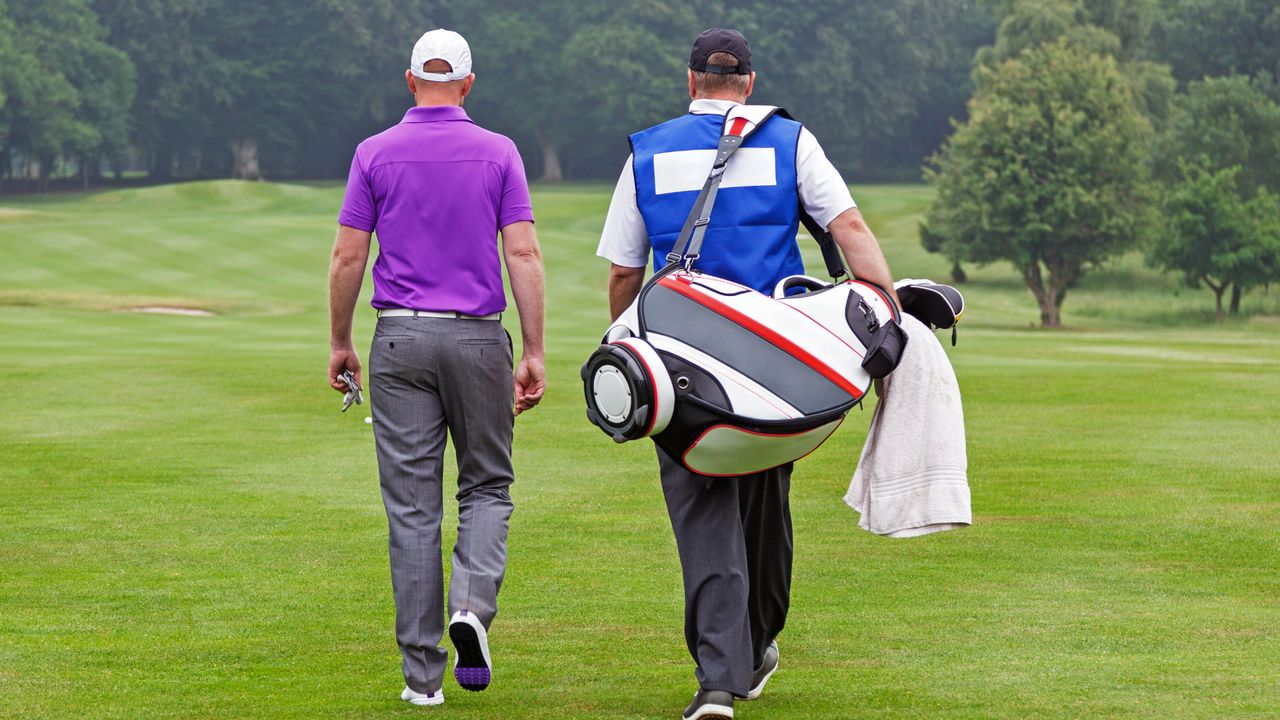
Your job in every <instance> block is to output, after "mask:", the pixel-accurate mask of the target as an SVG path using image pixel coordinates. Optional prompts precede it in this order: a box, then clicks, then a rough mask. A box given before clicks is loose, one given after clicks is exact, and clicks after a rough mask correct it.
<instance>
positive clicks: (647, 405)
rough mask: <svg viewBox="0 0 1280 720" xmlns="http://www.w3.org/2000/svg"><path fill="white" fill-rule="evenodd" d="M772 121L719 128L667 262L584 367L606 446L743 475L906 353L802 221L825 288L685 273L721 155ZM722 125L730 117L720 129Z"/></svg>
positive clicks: (824, 239)
mask: <svg viewBox="0 0 1280 720" xmlns="http://www.w3.org/2000/svg"><path fill="white" fill-rule="evenodd" d="M771 114H772V113H771V112H770V113H769V114H764V115H763V116H761V115H758V114H757V115H756V116H754V117H752V118H750V120H751V122H750V123H749V124H747V125H746V127H745V131H744V127H743V125H744V124H743V123H734V124H733V126H732V127H733V128H734V132H726V133H723V134H722V136H721V140H720V147H719V149H718V152H717V154H716V159H715V162H714V165H713V167H712V171H711V175H710V177H709V178H708V179H707V183H706V185H704V186H703V189H702V192H701V193H700V194H699V196H698V200H697V201H696V202H695V203H694V207H693V209H692V211H691V212H690V214H689V218H688V220H687V222H686V223H685V227H684V229H683V230H682V231H681V234H680V238H679V239H678V240H677V241H676V244H675V249H674V250H673V252H672V253H671V255H669V256H668V257H667V260H668V265H667V266H666V267H664V268H663V269H662V270H660V271H659V272H658V273H656V274H655V275H654V276H653V277H652V278H651V279H650V280H649V281H648V282H647V283H646V284H645V285H644V287H643V288H642V289H641V290H640V293H639V296H638V297H637V298H636V300H635V302H634V303H633V304H632V305H631V307H630V308H628V309H627V310H626V312H624V313H623V314H622V315H621V316H620V317H619V318H618V319H617V321H615V322H614V323H613V324H612V325H611V326H610V327H609V329H608V331H607V332H606V334H605V337H604V340H603V344H602V345H600V347H599V348H597V349H596V351H595V352H594V353H592V355H591V357H590V358H589V359H588V360H587V362H586V364H584V365H583V366H582V372H581V375H582V380H583V383H584V390H585V395H586V405H587V418H588V419H589V420H590V421H591V422H592V423H594V424H595V425H597V426H598V427H600V429H602V430H603V431H604V432H605V433H606V434H608V435H609V436H610V437H612V438H613V439H614V440H615V441H616V442H620V443H621V442H626V441H628V440H638V439H640V438H646V437H648V438H652V439H653V441H654V442H656V443H657V444H658V445H659V446H661V447H662V448H663V449H664V450H666V451H667V452H668V453H669V454H670V455H671V456H672V457H673V458H675V459H677V460H678V461H679V462H680V463H681V464H682V465H684V467H686V468H688V469H689V470H690V471H692V472H695V473H699V474H702V475H710V476H735V475H746V474H750V473H755V472H759V471H762V470H767V469H769V468H773V467H777V466H779V465H783V464H785V463H788V462H791V461H793V460H797V459H799V458H801V457H804V456H805V455H807V454H809V453H810V452H812V451H813V450H814V449H816V448H817V447H818V446H819V445H821V444H822V443H823V442H824V441H825V440H826V439H827V438H828V437H830V436H831V434H832V433H833V432H835V430H836V428H837V427H839V426H840V423H841V422H842V421H843V420H844V417H845V415H847V414H848V412H849V411H850V410H851V409H852V408H853V407H854V406H855V405H857V404H858V403H859V402H860V401H861V400H862V397H863V395H864V394H865V393H866V391H867V389H868V387H869V386H870V384H871V380H872V378H873V377H883V376H884V375H887V374H888V373H889V372H890V371H892V370H893V368H894V367H896V366H897V364H898V360H899V359H900V357H901V355H902V352H903V350H904V349H905V347H906V335H905V334H904V333H903V332H902V329H901V327H899V325H898V320H899V315H898V312H899V311H898V308H897V306H896V305H895V304H894V302H893V301H892V300H891V299H890V298H889V296H888V295H887V294H886V293H885V291H884V290H883V289H881V288H878V287H876V286H875V285H872V284H870V283H867V282H864V281H860V280H845V281H843V282H841V281H839V278H840V277H841V276H842V275H844V274H845V270H844V265H843V263H842V262H841V260H840V256H839V252H838V250H837V249H836V247H835V243H834V241H833V240H832V238H831V236H830V235H829V234H827V233H826V232H825V231H823V229H822V228H820V227H818V226H817V225H816V223H813V222H812V220H811V219H809V218H807V216H806V218H805V224H806V227H808V228H809V230H810V233H811V234H813V235H814V237H815V238H816V239H817V240H818V241H819V245H820V247H821V248H822V251H823V257H824V259H825V261H826V263H827V268H828V271H829V272H830V273H831V275H832V277H833V278H834V279H835V282H832V283H828V282H824V281H821V280H818V279H817V278H812V277H808V276H792V277H788V278H786V279H784V280H782V281H781V282H779V283H778V285H777V286H776V287H775V288H774V290H773V293H772V295H766V294H764V293H760V292H757V291H755V290H753V289H751V288H748V287H745V286H742V285H739V284H737V283H734V282H731V281H728V280H725V279H722V278H718V277H714V276H711V275H706V274H703V273H700V272H698V271H697V270H695V269H693V265H694V261H695V260H696V259H697V257H698V250H699V248H700V246H701V242H702V236H703V234H704V232H705V229H706V226H707V224H708V222H709V221H710V213H711V206H712V204H713V203H714V200H715V194H716V191H717V189H718V186H719V183H720V178H721V176H722V175H723V173H724V168H725V165H726V163H727V161H728V159H729V157H730V156H732V154H733V152H734V150H735V149H736V148H737V147H738V146H739V145H741V143H742V141H743V140H744V139H745V137H746V136H747V135H748V134H749V133H750V131H751V130H753V129H754V128H755V127H758V126H759V125H762V124H763V123H764V122H765V121H766V120H767V119H768V118H769V117H770V115H771ZM730 119H733V111H731V112H730V114H729V115H727V116H726V121H725V126H726V127H729V126H730V125H729V120H730ZM735 133H738V134H735ZM802 214H803V213H802Z"/></svg>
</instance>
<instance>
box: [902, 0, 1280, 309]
mask: <svg viewBox="0 0 1280 720" xmlns="http://www.w3.org/2000/svg"><path fill="white" fill-rule="evenodd" d="M995 5H996V7H995V9H996V11H997V14H998V16H999V17H1000V23H999V26H998V29H997V33H996V38H995V42H994V43H992V44H991V45H989V46H987V47H984V48H983V49H982V50H980V51H979V52H978V53H977V55H976V57H975V61H974V68H973V81H974V87H975V91H974V95H973V97H972V98H971V100H970V101H969V104H968V107H967V116H968V117H967V120H966V122H965V123H963V124H961V125H958V126H957V129H956V132H955V133H954V134H953V135H952V136H951V137H950V138H949V139H948V140H947V142H946V143H945V145H944V146H943V147H942V149H941V150H940V151H939V153H938V154H937V155H936V156H935V157H934V158H933V167H932V168H931V169H930V170H929V171H928V173H927V174H928V179H929V180H930V182H931V183H933V185H934V186H935V187H936V188H937V190H938V194H937V197H936V200H935V201H934V203H933V206H932V207H931V209H930V211H929V213H928V215H927V217H926V219H925V221H924V222H923V224H922V225H921V240H922V242H923V243H924V245H925V247H926V248H927V249H929V250H931V251H934V252H939V253H943V254H944V255H945V256H946V257H948V258H949V259H950V260H951V261H952V263H953V271H952V272H953V275H954V276H955V278H956V279H957V280H962V279H963V276H964V270H963V266H964V264H965V263H976V264H986V263H991V262H996V261H1008V262H1010V263H1012V264H1013V265H1014V267H1015V268H1017V270H1018V271H1019V272H1020V274H1021V275H1022V277H1023V279H1024V280H1025V282H1026V284H1027V287H1028V289H1029V290H1030V291H1031V293H1032V295H1033V296H1034V297H1035V298H1036V300H1037V302H1038V304H1039V306H1040V317H1041V322H1042V324H1043V325H1045V326H1049V327H1053V326H1058V325H1060V324H1061V307H1062V303H1063V300H1064V299H1065V297H1066V295H1067V292H1068V291H1069V290H1070V289H1071V288H1073V287H1075V286H1076V284H1077V283H1078V282H1079V281H1080V279H1081V278H1082V277H1083V276H1084V274H1085V273H1087V272H1088V271H1089V270H1090V269H1091V268H1094V267H1097V266H1098V265H1100V264H1101V263H1103V262H1105V261H1107V260H1109V259H1111V258H1114V257H1116V256H1118V255H1120V254H1123V253H1126V252H1128V251H1131V250H1133V249H1134V248H1141V249H1142V250H1143V251H1144V252H1145V255H1146V258H1147V262H1148V263H1149V264H1150V265H1151V266H1153V267H1157V268H1160V269H1164V270H1168V271H1171V272H1176V273H1179V274H1181V275H1182V278H1183V279H1184V280H1185V282H1186V284H1187V285H1188V286H1190V287H1200V286H1203V287H1206V288H1208V289H1210V290H1211V291H1212V292H1213V293H1214V297H1215V307H1216V316H1217V318H1218V319H1219V320H1221V319H1222V318H1223V316H1224V315H1225V314H1226V313H1227V312H1230V313H1231V314H1237V313H1238V312H1239V309H1240V300H1241V297H1242V295H1243V294H1244V293H1246V292H1248V291H1249V290H1251V289H1253V288H1258V287H1266V286H1268V285H1269V284H1270V283H1272V282H1275V281H1277V280H1280V195H1278V194H1277V192H1280V105H1278V104H1277V100H1280V85H1277V82H1276V78H1277V73H1278V72H1280V4H1277V3H1276V2H1275V1H1274V0H1166V1H1164V2H1156V1H1155V0H1001V1H1000V2H997V3H996V4H995ZM1224 299H1226V301H1227V305H1226V306H1225V307H1224Z"/></svg>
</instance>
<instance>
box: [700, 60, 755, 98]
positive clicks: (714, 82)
mask: <svg viewBox="0 0 1280 720" xmlns="http://www.w3.org/2000/svg"><path fill="white" fill-rule="evenodd" d="M707 64H708V65H721V66H723V67H728V68H736V67H738V58H736V57H734V56H733V54H732V53H727V52H713V53H711V56H710V57H708V58H707ZM750 82H751V76H750V75H737V74H733V73H730V74H728V75H718V74H716V73H709V72H698V71H697V70H694V71H693V87H694V93H695V94H697V95H698V96H699V97H702V96H704V95H725V94H730V93H732V94H734V95H744V94H746V92H747V84H748V83H750Z"/></svg>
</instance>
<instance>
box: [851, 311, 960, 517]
mask: <svg viewBox="0 0 1280 720" xmlns="http://www.w3.org/2000/svg"><path fill="white" fill-rule="evenodd" d="M902 329H903V330H905V331H906V333H907V337H908V338H910V339H909V340H908V341H907V351H906V353H905V354H904V355H903V357H902V362H901V364H899V365H898V368H897V369H896V370H894V371H893V372H892V373H891V374H890V375H889V377H887V378H885V379H884V380H881V381H880V382H879V384H878V390H877V393H878V394H879V396H880V401H879V403H877V404H876V409H875V412H874V413H873V414H872V416H871V429H870V431H869V432H868V433H867V442H866V444H865V445H864V446H863V447H862V456H861V457H860V458H859V459H858V468H857V470H856V471H855V472H854V473H853V481H852V482H851V483H850V484H849V492H848V493H846V494H845V496H844V501H845V503H846V504H848V505H849V507H851V508H853V509H854V510H856V511H858V512H859V513H861V514H862V517H861V518H860V519H859V520H858V527H861V528H862V529H863V530H868V531H870V532H873V533H875V534H877V535H888V536H889V537H895V538H902V537H915V536H917V535H927V534H929V533H933V532H939V531H942V530H951V529H954V528H959V527H964V526H966V525H969V524H970V523H971V522H972V521H973V511H972V509H971V508H970V504H969V481H968V477H967V468H968V458H967V456H966V455H965V447H964V410H963V409H962V408H961V406H960V386H959V385H958V384H957V383H956V374H955V371H954V370H952V368H951V361H950V360H948V359H947V353H946V351H945V350H944V349H943V348H942V344H941V343H939V342H938V339H937V338H936V337H935V336H934V334H933V331H932V330H930V329H929V328H928V327H927V326H925V324H924V323H922V322H920V321H919V320H917V319H916V318H914V317H912V316H910V315H903V318H902Z"/></svg>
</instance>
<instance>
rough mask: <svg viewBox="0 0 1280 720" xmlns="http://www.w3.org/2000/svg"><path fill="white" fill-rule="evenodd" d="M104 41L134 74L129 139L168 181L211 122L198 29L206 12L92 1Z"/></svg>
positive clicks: (167, 3) (195, 6)
mask: <svg viewBox="0 0 1280 720" xmlns="http://www.w3.org/2000/svg"><path fill="white" fill-rule="evenodd" d="M94 10H95V11H96V12H97V13H98V16H99V17H100V18H101V21H102V24H103V25H104V26H105V27H106V28H107V32H108V34H107V40H108V41H109V42H111V43H112V44H113V45H114V46H115V47H118V48H120V49H121V50H123V51H125V52H126V53H128V55H129V57H130V58H131V59H132V60H133V62H134V65H135V66H136V67H137V70H138V93H137V97H136V98H135V100H134V105H133V108H132V112H131V113H130V117H129V136H130V141H131V142H132V143H133V145H134V146H135V147H137V148H140V149H142V150H144V151H146V152H147V154H148V155H149V157H150V169H151V175H152V177H154V178H156V179H167V178H168V177H169V176H170V173H171V171H172V166H173V162H174V159H175V157H182V156H184V155H186V154H189V153H193V152H194V151H195V150H196V149H197V148H199V147H200V144H201V143H202V142H203V141H204V139H205V138H206V137H207V136H208V134H209V132H210V128H211V124H212V117H211V115H210V112H209V111H210V108H209V106H208V104H207V92H208V88H207V86H206V77H205V75H204V72H203V70H204V68H203V67H202V66H201V60H203V59H206V58H207V54H208V51H207V49H206V48H203V47H200V46H199V45H198V43H199V42H200V41H201V39H200V38H199V37H198V36H197V35H196V30H195V29H196V28H197V27H198V26H199V25H200V23H201V22H203V20H204V17H205V13H206V11H207V8H206V6H205V5H204V4H202V3H201V2H199V0H95V2H94Z"/></svg>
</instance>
